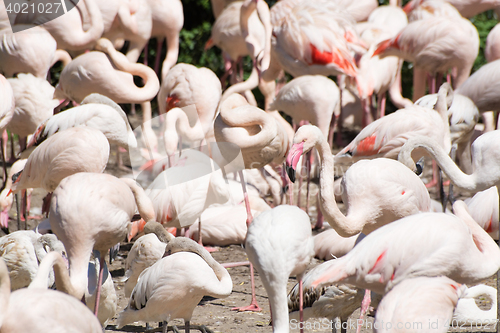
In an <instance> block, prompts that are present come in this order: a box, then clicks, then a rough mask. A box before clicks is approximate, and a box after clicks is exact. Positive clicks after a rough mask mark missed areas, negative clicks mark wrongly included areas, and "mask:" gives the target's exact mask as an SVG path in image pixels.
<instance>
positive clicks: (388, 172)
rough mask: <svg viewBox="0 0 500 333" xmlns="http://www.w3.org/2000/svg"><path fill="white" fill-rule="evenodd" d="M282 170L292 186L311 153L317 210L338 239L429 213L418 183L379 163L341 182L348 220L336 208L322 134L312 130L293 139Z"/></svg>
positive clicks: (357, 168) (353, 170)
mask: <svg viewBox="0 0 500 333" xmlns="http://www.w3.org/2000/svg"><path fill="white" fill-rule="evenodd" d="M293 142H294V144H293V146H292V148H291V149H290V153H289V154H288V157H287V160H286V164H287V168H288V170H287V171H288V175H289V177H290V179H291V180H292V181H293V180H294V179H295V177H294V171H293V170H294V169H295V168H296V166H297V163H298V160H299V157H300V156H301V155H303V154H304V153H306V152H308V151H309V150H311V149H312V148H313V147H315V148H316V149H317V150H318V153H319V156H320V159H321V165H320V207H321V211H322V212H323V215H324V217H325V219H326V220H327V221H328V223H330V225H331V226H332V227H333V228H334V229H335V230H336V231H337V233H338V234H339V235H340V236H342V237H349V236H354V235H356V234H358V233H360V232H363V233H364V234H368V233H370V232H372V231H374V230H375V229H377V228H379V227H381V226H383V225H385V224H388V223H389V224H390V222H393V221H395V220H397V219H399V218H402V217H404V216H407V215H412V214H416V213H418V212H425V211H429V209H430V197H429V193H428V192H427V189H425V186H424V185H423V183H422V181H421V180H420V178H418V177H415V175H411V173H407V172H406V170H405V169H404V168H401V163H399V162H397V161H394V160H390V159H386V158H378V159H374V160H364V161H359V162H358V163H356V164H354V165H352V166H351V167H350V168H349V169H348V170H347V172H346V173H345V174H344V177H343V180H342V186H343V191H342V198H343V201H344V202H345V203H346V204H347V215H344V214H342V212H341V211H340V210H339V208H338V207H337V204H336V202H335V197H334V193H333V170H334V160H333V156H332V155H331V150H330V147H329V146H328V143H327V142H326V138H325V137H324V136H323V134H322V133H321V131H320V130H319V129H318V128H317V127H316V126H312V125H305V126H302V127H300V128H299V129H298V130H297V133H296V134H295V137H294V139H293Z"/></svg>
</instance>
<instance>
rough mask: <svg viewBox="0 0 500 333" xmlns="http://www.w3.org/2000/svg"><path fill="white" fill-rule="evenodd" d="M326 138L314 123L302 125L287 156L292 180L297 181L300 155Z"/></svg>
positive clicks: (287, 165) (289, 174) (289, 175)
mask: <svg viewBox="0 0 500 333" xmlns="http://www.w3.org/2000/svg"><path fill="white" fill-rule="evenodd" d="M323 140H325V138H324V135H323V133H322V132H321V130H320V129H319V128H318V127H316V126H314V125H304V126H301V127H300V128H299V129H298V130H297V133H295V136H294V137H293V145H292V147H291V148H290V152H289V153H288V156H287V158H286V171H287V173H288V177H289V178H290V180H291V181H292V182H295V169H296V167H297V163H299V159H300V156H302V155H303V154H305V153H307V152H309V151H310V150H311V149H313V148H314V147H315V146H316V144H317V143H318V142H321V141H323Z"/></svg>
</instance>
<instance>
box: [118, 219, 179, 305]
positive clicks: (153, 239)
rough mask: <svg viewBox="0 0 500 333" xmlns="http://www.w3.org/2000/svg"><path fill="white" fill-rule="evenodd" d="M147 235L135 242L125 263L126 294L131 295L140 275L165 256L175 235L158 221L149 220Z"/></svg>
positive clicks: (145, 228) (145, 226) (146, 226)
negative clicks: (166, 249)
mask: <svg viewBox="0 0 500 333" xmlns="http://www.w3.org/2000/svg"><path fill="white" fill-rule="evenodd" d="M144 233H145V235H144V236H142V237H140V238H139V239H137V240H136V241H135V242H134V245H132V248H131V249H130V251H129V253H128V255H127V262H126V264H125V278H126V283H125V296H126V297H130V295H131V294H132V290H134V287H135V285H136V284H137V280H138V279H139V275H140V274H141V273H142V272H143V271H144V270H145V269H146V268H148V267H150V266H152V265H153V264H154V263H156V262H157V261H158V260H160V259H161V258H162V257H163V254H164V253H165V247H166V246H167V243H168V242H169V241H171V240H172V239H173V237H174V236H172V234H170V233H169V232H167V231H166V230H165V228H164V227H163V226H162V225H161V224H160V225H158V222H154V221H149V222H147V223H146V225H144Z"/></svg>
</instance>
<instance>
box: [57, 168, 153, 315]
mask: <svg viewBox="0 0 500 333" xmlns="http://www.w3.org/2000/svg"><path fill="white" fill-rule="evenodd" d="M82 200H86V204H85V205H84V206H82ZM136 205H137V208H138V210H139V213H140V214H141V217H142V218H143V219H144V220H145V221H150V220H154V217H155V216H154V209H153V206H152V204H151V201H150V200H149V199H148V198H147V196H146V195H145V194H144V190H143V189H142V188H141V187H140V186H139V185H138V184H137V183H135V181H133V180H131V179H118V178H116V177H114V176H111V175H108V174H99V173H90V172H80V173H77V174H74V175H72V176H69V177H67V178H65V179H63V180H62V181H61V183H60V184H59V186H58V187H57V188H56V190H55V191H54V194H53V197H52V203H51V207H50V214H49V220H50V226H51V227H52V230H53V231H54V233H55V234H56V235H57V236H58V238H59V239H60V240H61V241H62V242H63V243H64V246H65V247H66V251H67V253H68V259H69V272H70V276H71V285H72V287H73V288H74V289H75V292H74V293H75V297H77V298H78V299H81V298H82V296H83V295H84V292H85V289H86V288H87V279H88V277H87V270H88V263H89V259H90V254H91V252H92V249H94V250H97V251H99V253H100V265H99V266H100V270H99V279H98V283H97V292H96V293H97V294H96V306H95V310H94V312H95V313H98V304H99V298H100V289H101V283H102V277H103V270H104V256H105V254H106V251H108V250H109V248H111V247H112V246H114V245H115V244H116V243H118V242H120V241H122V240H123V239H125V236H126V235H127V232H128V226H129V224H130V220H131V218H132V216H133V215H134V212H135V207H136ZM96 212H98V213H96ZM89 223H91V225H89Z"/></svg>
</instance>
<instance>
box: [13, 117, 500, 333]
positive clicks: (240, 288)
mask: <svg viewBox="0 0 500 333" xmlns="http://www.w3.org/2000/svg"><path fill="white" fill-rule="evenodd" d="M139 121H140V120H139V118H138V117H137V116H136V117H132V124H133V125H135V126H137V124H138V123H139ZM115 159H116V150H115V149H112V156H111V157H110V163H109V165H108V168H107V170H106V172H107V173H111V174H114V175H116V176H123V175H125V174H126V172H124V171H122V170H120V169H117V168H116V167H115V166H114V161H115ZM125 163H126V164H127V159H126V158H125ZM429 165H430V164H429ZM430 169H431V168H430V167H429V168H426V172H427V176H428V174H429V173H430ZM427 176H426V177H427ZM312 186H313V188H312V189H313V190H315V189H316V188H317V187H316V185H315V184H313V185H312ZM465 194H466V193H458V197H463V195H465ZM44 195H45V193H44V192H43V191H42V190H35V191H34V192H33V196H32V209H31V214H32V215H40V212H41V208H40V207H41V201H42V198H43V196H44ZM431 197H432V198H436V197H437V195H436V192H435V190H431ZM314 200H315V199H314V198H311V201H312V202H311V204H313V205H314ZM340 206H341V209H343V206H342V205H340ZM310 215H311V223H312V225H314V224H315V222H316V221H315V219H316V212H315V209H314V208H312V209H311V211H310ZM9 216H10V221H9V225H10V228H9V229H10V232H12V231H14V230H17V227H18V225H17V218H16V217H17V214H16V210H15V204H14V205H13V208H12V209H11V211H10V212H9ZM39 222H40V220H39V219H30V220H28V223H27V225H26V228H34V227H35V226H36V225H37V223H39ZM20 228H21V229H24V228H25V225H24V222H23V221H21V223H20ZM325 228H329V226H328V225H325ZM319 232H321V231H319ZM315 233H317V231H315V232H314V234H315ZM131 246H132V243H122V244H121V247H120V252H119V255H118V258H117V259H116V260H115V261H114V262H113V264H112V265H111V266H110V268H109V270H110V272H111V275H112V276H113V280H114V283H115V288H116V292H117V294H118V312H120V311H121V310H123V309H124V308H125V307H126V305H127V299H126V298H125V296H124V283H122V282H119V281H118V279H119V278H120V277H122V276H123V275H124V273H125V270H124V267H125V261H126V257H127V254H128V251H129V250H130V248H131ZM212 255H213V257H214V258H215V259H216V260H217V261H218V262H220V263H226V262H236V261H246V260H248V259H247V256H246V253H245V251H244V249H243V248H242V247H241V246H239V245H231V246H226V247H219V248H218V251H216V252H213V253H212ZM319 263H320V262H319V261H318V260H315V262H314V263H312V264H311V266H310V268H312V267H314V266H315V265H318V264H319ZM229 273H230V275H231V278H232V279H233V292H232V294H231V295H230V296H229V297H227V298H225V299H213V298H208V297H207V298H205V299H203V301H202V302H201V303H200V304H199V305H198V307H197V308H196V309H195V311H194V316H193V318H192V320H191V323H192V324H204V325H206V326H207V327H208V328H210V329H211V330H213V331H214V332H272V327H271V326H270V325H269V323H270V319H271V318H270V312H269V304H268V299H267V294H266V291H265V289H264V287H263V285H262V282H261V280H260V278H259V274H258V272H256V276H255V282H256V294H257V301H258V303H259V305H260V306H261V307H262V309H263V310H262V311H261V312H255V313H254V312H235V311H231V308H233V307H235V306H245V305H248V304H249V303H250V299H251V288H250V279H249V268H248V266H242V267H236V268H231V269H229ZM295 283H296V279H295V278H290V279H289V281H288V290H290V289H291V288H292V287H293V286H294V285H295ZM483 283H486V284H488V285H490V286H495V285H496V279H495V278H494V277H492V278H490V279H488V280H486V281H484V282H483ZM479 304H480V305H481V307H482V308H484V309H487V308H489V307H490V306H491V302H490V300H489V299H486V298H482V299H480V300H479ZM358 317H359V310H358V311H356V312H355V313H354V314H353V315H352V316H351V318H350V319H351V320H352V321H355V320H356V319H357V318H358ZM368 321H369V322H372V321H373V318H369V319H368ZM315 322H316V326H319V324H318V320H316V321H314V320H309V321H308V322H307V323H306V324H305V325H306V326H305V327H306V328H308V327H310V329H306V332H331V331H332V330H331V329H329V328H327V327H325V325H322V326H321V327H320V328H318V327H316V328H313V327H314V324H315ZM169 325H183V322H182V321H181V320H175V321H172V322H170V323H169ZM153 327H157V326H156V324H153ZM292 328H293V327H292ZM143 331H145V326H144V324H143V325H141V324H135V325H127V326H125V327H124V328H122V329H120V330H118V329H116V316H115V318H114V319H113V320H111V322H110V323H109V325H108V326H107V327H106V329H105V332H143ZM181 331H182V330H181ZM371 331H372V330H371V329H367V328H363V329H362V332H371ZM453 331H459V332H493V331H494V327H493V326H490V327H482V328H479V329H470V328H469V329H460V330H456V329H455V330H453ZM291 332H299V330H298V329H291ZM348 332H354V329H352V328H350V329H348Z"/></svg>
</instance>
